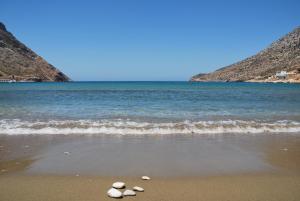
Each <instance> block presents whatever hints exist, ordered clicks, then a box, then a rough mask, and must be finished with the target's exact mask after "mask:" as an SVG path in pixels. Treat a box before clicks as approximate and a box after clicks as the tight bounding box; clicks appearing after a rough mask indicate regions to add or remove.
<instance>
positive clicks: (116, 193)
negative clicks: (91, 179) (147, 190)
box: [107, 188, 122, 198]
mask: <svg viewBox="0 0 300 201" xmlns="http://www.w3.org/2000/svg"><path fill="white" fill-rule="evenodd" d="M107 195H108V196H109V197H112V198H121V197H122V193H121V191H119V190H117V189H115V188H111V189H109V190H108V191H107Z"/></svg>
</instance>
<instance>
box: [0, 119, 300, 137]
mask: <svg viewBox="0 0 300 201" xmlns="http://www.w3.org/2000/svg"><path fill="white" fill-rule="evenodd" d="M296 132H300V122H296V121H288V120H282V121H276V122H261V121H244V120H222V121H187V120H186V121H181V122H164V123H151V122H137V121H132V120H122V119H116V120H51V121H24V120H20V119H3V120H0V134H5V135H21V134H63V135H67V134H117V135H146V134H222V133H241V134H243V133H245V134H246V133H296Z"/></svg>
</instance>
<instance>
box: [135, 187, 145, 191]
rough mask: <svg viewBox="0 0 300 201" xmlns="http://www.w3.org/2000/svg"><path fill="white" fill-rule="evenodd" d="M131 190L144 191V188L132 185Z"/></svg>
mask: <svg viewBox="0 0 300 201" xmlns="http://www.w3.org/2000/svg"><path fill="white" fill-rule="evenodd" d="M133 190H134V191H138V192H144V189H143V188H142V187H139V186H135V187H133Z"/></svg>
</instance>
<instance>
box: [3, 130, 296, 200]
mask: <svg viewBox="0 0 300 201" xmlns="http://www.w3.org/2000/svg"><path fill="white" fill-rule="evenodd" d="M12 139H13V138H12ZM249 139H250V140H249ZM249 139H248V138H247V139H241V138H240V137H238V138H231V139H230V141H231V140H233V141H234V140H238V141H239V143H238V146H242V147H246V148H247V150H248V149H253V150H258V149H260V150H262V152H260V151H255V152H251V151H250V152H247V153H250V154H258V155H261V158H262V159H263V160H265V162H266V163H267V164H269V165H271V166H272V167H273V169H270V170H268V169H263V170H264V171H258V172H257V171H255V172H251V171H250V172H248V173H240V172H239V171H237V172H231V173H230V174H229V173H226V174H214V175H211V174H207V175H194V176H172V177H161V176H154V177H152V179H151V180H150V181H143V180H141V179H140V178H139V177H140V176H141V175H138V174H137V175H136V176H132V175H130V176H120V177H111V176H104V175H103V172H102V173H101V172H99V175H95V174H92V175H85V174H81V173H80V174H79V175H78V176H76V175H75V174H69V175H66V174H60V175H58V174H40V173H38V174H28V172H27V170H28V169H30V168H31V167H32V166H34V163H36V161H38V160H40V159H39V158H38V157H29V156H28V153H29V151H26V152H25V151H24V150H28V149H29V148H24V146H23V145H22V146H19V147H20V148H19V149H20V150H19V151H17V146H15V145H14V146H13V145H12V143H13V144H20V140H18V141H16V140H14V139H13V140H11V139H7V140H6V141H4V140H2V141H1V142H2V146H3V147H2V149H1V152H2V159H1V158H0V170H1V172H0V201H67V200H72V201H94V200H95V201H105V200H113V199H112V198H109V197H108V196H107V195H106V192H107V190H108V189H109V188H110V186H111V184H112V183H113V182H115V181H118V180H121V181H124V182H125V183H126V184H127V187H128V188H130V187H133V186H134V185H138V186H141V187H143V188H144V189H145V192H142V193H137V196H136V197H125V198H123V199H124V200H140V201H185V200H187V201H194V200H195V201H201V200H203V201H222V200H224V201H235V200H238V201H243V200H245V201H248V200H249V201H273V200H274V201H298V200H300V138H299V137H298V136H297V135H296V136H290V135H287V136H285V135H282V136H275V137H267V138H265V137H255V136H253V137H250V138H249ZM195 140H197V139H196V138H193V139H192V141H193V142H194V141H195ZM201 140H205V139H199V142H201ZM211 140H213V141H215V139H208V141H205V143H206V142H209V141H211ZM223 140H224V139H223ZM25 141H26V143H27V144H28V142H29V140H28V139H27V138H26V140H25ZM58 141H59V142H60V143H61V142H62V141H63V140H58ZM66 141H68V142H69V141H70V139H67V140H66ZM82 141H84V140H83V139H82V138H80V142H82ZM95 141H96V144H97V143H99V142H97V139H96V138H93V139H92V142H93V143H95ZM125 141H126V142H127V140H125ZM168 141H169V140H168ZM4 142H5V143H4ZM17 142H19V143H17ZM76 142H77V141H76ZM105 142H107V141H105ZM139 143H140V142H139ZM179 143H180V144H182V142H181V141H180V142H179ZM224 143H227V142H226V140H225V141H222V143H221V144H218V143H213V146H220V145H222V147H224V145H225V144H224ZM122 144H124V142H122ZM258 144H259V146H254V145H258ZM37 145H38V146H39V147H47V149H46V155H42V157H45V158H47V157H50V158H51V157H52V156H53V155H51V154H50V153H51V152H52V151H51V149H49V148H54V149H57V146H54V145H56V143H50V145H49V143H48V141H47V143H46V144H43V143H41V144H38V143H36V142H35V143H33V142H32V144H30V148H31V149H32V150H34V149H35V146H36V147H37ZM46 145H47V146H46ZM75 145H76V148H77V149H79V150H80V151H84V149H83V148H84V147H85V146H86V144H83V145H79V144H77V143H75ZM89 145H91V144H89ZM92 145H93V144H92ZM190 145H191V146H192V145H193V144H190ZM63 147H66V146H65V145H63ZM234 147H236V146H235V145H234ZM259 147H262V149H261V148H259ZM179 148H180V149H182V147H179ZM227 148H228V147H224V149H227ZM7 150H11V152H6V151H7ZM14 150H15V151H14ZM123 150H126V149H123ZM193 150H194V149H193ZM238 150H239V149H238ZM89 151H90V152H88V153H89V154H88V155H90V157H91V158H96V156H95V155H93V154H92V153H93V152H91V150H89ZM98 151H99V150H98V149H96V150H95V152H96V153H97V152H98ZM200 151H202V150H201V149H200ZM35 152H38V151H31V153H33V156H36V155H38V154H36V155H35V154H34V153H35ZM7 153H10V154H11V156H10V157H8V156H9V155H8V154H7ZM197 153H198V152H194V154H197ZM224 153H225V152H223V153H222V152H217V153H213V154H212V155H211V154H210V155H204V156H205V157H206V156H209V158H211V159H212V160H214V158H215V157H216V155H219V154H221V155H222V154H223V156H224V157H230V156H228V155H226V154H224ZM229 153H231V152H229ZM47 154H50V155H47ZM61 154H63V153H61V150H59V151H58V154H57V155H58V156H56V157H54V158H57V157H58V158H59V157H62V156H61ZM0 156H1V154H0ZM38 156H40V155H38ZM71 156H72V155H71ZM204 156H203V157H204ZM247 156H248V155H247ZM18 157H19V158H18ZM64 157H69V156H64ZM204 159H205V158H204ZM228 159H230V158H228ZM199 160H202V157H201V158H199ZM203 161H204V162H205V161H206V160H203ZM242 161H244V160H242ZM195 164H197V163H195ZM245 165H248V163H245ZM40 167H43V166H40ZM2 170H4V171H2ZM99 170H101V168H100V169H99ZM150 176H152V175H150Z"/></svg>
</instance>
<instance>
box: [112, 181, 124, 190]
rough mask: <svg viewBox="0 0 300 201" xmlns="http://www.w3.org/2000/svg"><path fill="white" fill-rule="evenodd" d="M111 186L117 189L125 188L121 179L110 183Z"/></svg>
mask: <svg viewBox="0 0 300 201" xmlns="http://www.w3.org/2000/svg"><path fill="white" fill-rule="evenodd" d="M112 187H114V188H117V189H121V188H125V183H124V182H121V181H117V182H115V183H113V184H112Z"/></svg>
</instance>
